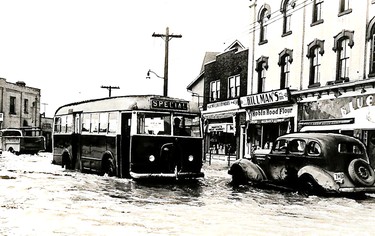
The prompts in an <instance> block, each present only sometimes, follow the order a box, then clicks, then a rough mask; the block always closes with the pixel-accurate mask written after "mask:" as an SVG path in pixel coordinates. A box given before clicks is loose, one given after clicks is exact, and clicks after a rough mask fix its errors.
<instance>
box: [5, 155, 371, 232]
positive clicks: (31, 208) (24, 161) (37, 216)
mask: <svg viewBox="0 0 375 236" xmlns="http://www.w3.org/2000/svg"><path fill="white" fill-rule="evenodd" d="M51 161H52V155H51V154H50V153H42V154H40V155H34V156H31V155H20V156H15V155H13V154H10V153H7V152H4V153H3V154H2V156H1V157H0V224H1V227H0V235H276V234H277V235H302V234H303V235H373V231H374V230H375V224H374V222H373V212H374V210H375V195H367V196H366V198H364V199H349V198H335V197H331V198H324V197H317V196H310V197H304V196H300V195H298V194H296V193H280V192H277V191H273V190H259V189H255V188H252V187H250V186H242V187H239V188H233V187H232V186H231V185H230V184H229V182H230V176H229V175H228V174H227V165H226V163H217V162H216V163H212V165H210V166H209V165H208V164H205V166H204V172H205V175H206V176H205V178H203V179H200V180H198V181H194V182H190V183H180V184H177V183H166V184H160V183H159V184H156V183H154V184H145V183H137V182H135V181H133V180H128V179H119V178H115V177H107V176H98V175H91V174H83V173H79V172H75V171H66V170H64V169H62V168H61V167H60V166H56V165H52V164H51Z"/></svg>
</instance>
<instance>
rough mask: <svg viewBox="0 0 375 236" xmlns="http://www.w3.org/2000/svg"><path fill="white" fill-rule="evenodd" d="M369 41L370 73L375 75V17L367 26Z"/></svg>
mask: <svg viewBox="0 0 375 236" xmlns="http://www.w3.org/2000/svg"><path fill="white" fill-rule="evenodd" d="M367 41H369V42H370V50H371V53H370V67H369V74H370V75H371V76H373V75H375V17H374V18H372V19H371V21H370V23H369V26H368V28H367Z"/></svg>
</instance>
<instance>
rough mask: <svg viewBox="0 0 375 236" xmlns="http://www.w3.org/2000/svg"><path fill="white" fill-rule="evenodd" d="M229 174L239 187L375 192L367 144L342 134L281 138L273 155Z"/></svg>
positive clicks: (244, 161) (243, 163)
mask: <svg viewBox="0 0 375 236" xmlns="http://www.w3.org/2000/svg"><path fill="white" fill-rule="evenodd" d="M228 173H229V174H231V175H232V182H233V183H235V184H243V183H248V182H250V183H253V184H257V185H261V186H273V187H280V188H283V189H288V190H289V189H292V190H293V189H294V190H299V191H301V192H303V193H307V194H311V193H366V192H375V185H374V183H375V174H374V170H373V169H372V168H371V167H370V165H369V159H368V156H367V153H366V149H365V146H364V144H363V143H362V142H361V141H359V140H358V139H356V138H353V137H350V136H346V135H341V134H326V133H291V134H286V135H283V136H280V137H279V138H277V139H276V141H275V143H274V146H273V147H272V149H271V151H270V153H269V154H266V155H254V156H253V157H252V158H251V159H250V160H249V159H240V160H238V161H236V162H234V163H233V164H232V165H231V167H230V169H229V171H228Z"/></svg>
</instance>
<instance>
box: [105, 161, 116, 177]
mask: <svg viewBox="0 0 375 236" xmlns="http://www.w3.org/2000/svg"><path fill="white" fill-rule="evenodd" d="M105 174H107V175H108V176H115V175H116V171H115V163H114V161H113V158H104V159H103V164H102V175H105Z"/></svg>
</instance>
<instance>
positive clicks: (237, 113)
mask: <svg viewBox="0 0 375 236" xmlns="http://www.w3.org/2000/svg"><path fill="white" fill-rule="evenodd" d="M247 65H248V50H247V49H245V48H244V46H243V45H242V44H241V43H240V42H238V41H235V42H233V43H232V44H231V45H230V46H229V47H228V48H227V49H226V50H225V51H224V52H223V53H220V54H217V55H216V57H215V59H214V60H213V61H211V62H207V63H206V64H205V65H204V73H203V74H201V76H202V78H203V80H204V84H203V87H204V88H203V106H202V116H203V118H204V123H205V151H206V153H211V154H216V155H223V156H225V157H228V156H232V157H233V156H235V157H239V156H241V155H242V153H241V148H240V147H241V146H243V144H241V143H240V140H241V139H240V137H241V135H242V133H243V130H241V128H240V127H241V124H244V122H245V113H244V111H241V110H240V107H239V98H240V97H241V96H245V95H246V94H247V90H246V88H247Z"/></svg>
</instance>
